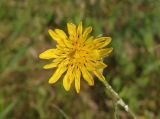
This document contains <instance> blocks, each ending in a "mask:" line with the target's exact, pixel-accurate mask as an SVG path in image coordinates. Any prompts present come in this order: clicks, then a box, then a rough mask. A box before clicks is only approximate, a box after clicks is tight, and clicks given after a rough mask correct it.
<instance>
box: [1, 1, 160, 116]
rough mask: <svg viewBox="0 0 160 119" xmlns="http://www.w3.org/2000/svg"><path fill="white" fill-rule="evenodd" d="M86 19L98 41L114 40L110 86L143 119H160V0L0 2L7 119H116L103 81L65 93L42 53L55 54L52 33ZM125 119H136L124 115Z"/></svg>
mask: <svg viewBox="0 0 160 119" xmlns="http://www.w3.org/2000/svg"><path fill="white" fill-rule="evenodd" d="M81 20H82V21H83V24H84V26H85V27H86V26H88V25H91V26H93V33H92V35H94V36H97V35H99V34H102V35H104V36H111V37H112V39H113V41H112V43H111V45H110V47H113V48H114V51H113V52H112V53H111V55H110V56H109V57H108V58H106V59H105V62H106V63H107V64H108V65H109V66H108V67H107V68H106V69H105V70H104V76H106V80H107V81H108V82H109V83H110V84H111V85H112V86H113V88H114V89H115V90H116V91H117V92H118V93H119V94H120V96H121V97H122V98H123V99H124V100H125V102H127V104H129V106H130V108H131V109H132V110H133V111H134V112H135V113H136V115H137V116H138V118H139V119H160V98H159V97H160V1H159V0H123V1H122V0H0V119H114V104H113V101H112V99H111V98H110V97H109V96H108V95H107V93H106V90H105V87H104V86H103V85H102V84H101V83H100V82H99V81H98V80H97V79H95V80H96V83H95V86H94V87H89V86H88V85H87V83H86V82H84V81H82V84H81V92H80V94H77V93H76V92H75V89H74V85H72V90H71V91H69V92H65V90H64V88H63V85H62V80H60V81H58V82H57V83H56V84H54V85H49V84H48V79H49V77H50V76H51V75H52V73H53V70H44V69H42V66H43V65H44V64H47V63H49V61H47V60H46V61H44V60H40V59H39V58H38V55H39V53H41V52H43V51H45V50H46V49H48V48H53V47H54V46H55V42H54V41H53V40H52V39H51V38H50V36H49V34H48V32H47V30H48V29H49V28H53V29H54V28H61V29H64V30H65V31H66V23H67V22H69V21H71V22H74V23H78V22H79V21H81ZM118 114H119V117H120V119H131V117H130V115H129V114H127V113H126V112H125V111H124V110H123V109H121V108H120V109H119V111H118Z"/></svg>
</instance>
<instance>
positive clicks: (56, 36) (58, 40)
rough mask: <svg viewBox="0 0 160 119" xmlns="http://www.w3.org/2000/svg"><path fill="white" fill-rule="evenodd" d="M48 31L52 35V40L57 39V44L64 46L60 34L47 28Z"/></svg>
mask: <svg viewBox="0 0 160 119" xmlns="http://www.w3.org/2000/svg"><path fill="white" fill-rule="evenodd" d="M48 33H49V35H50V36H51V37H52V39H53V40H55V41H57V43H58V44H59V45H63V46H64V43H63V41H62V39H61V38H60V36H59V35H57V34H56V33H55V32H54V31H53V30H51V29H49V30H48Z"/></svg>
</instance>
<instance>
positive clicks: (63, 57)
mask: <svg viewBox="0 0 160 119" xmlns="http://www.w3.org/2000/svg"><path fill="white" fill-rule="evenodd" d="M67 28H68V35H66V33H65V32H64V31H63V30H60V29H55V30H54V31H53V30H51V29H49V30H48V32H49V34H50V36H51V37H52V39H54V40H55V41H56V42H57V45H56V48H54V49H48V50H46V51H45V52H43V53H41V54H40V55H39V57H40V58H41V59H53V61H52V63H50V64H47V65H45V66H44V67H43V68H44V69H50V68H57V69H56V71H55V72H54V74H53V75H52V76H51V78H50V79H49V83H50V84H53V83H55V82H57V80H58V79H60V77H61V76H62V75H63V74H64V78H63V86H64V88H65V90H66V91H68V90H69V89H70V87H71V84H72V82H73V81H74V82H75V88H76V91H77V93H79V91H80V80H81V75H83V79H84V80H86V81H87V82H88V84H89V85H90V86H92V85H94V79H93V77H92V75H91V73H92V74H94V75H95V76H97V77H98V78H99V79H100V80H105V78H104V76H103V75H102V73H101V72H100V69H103V68H105V67H106V66H107V65H106V64H104V63H103V62H102V58H103V57H105V56H107V55H108V54H109V53H110V52H111V51H112V48H104V47H105V46H107V45H108V44H109V43H110V42H111V38H110V37H96V38H94V37H93V36H90V37H88V35H89V34H90V33H91V31H92V27H87V28H86V29H84V30H83V27H82V22H80V23H79V25H78V26H76V25H75V24H73V23H67Z"/></svg>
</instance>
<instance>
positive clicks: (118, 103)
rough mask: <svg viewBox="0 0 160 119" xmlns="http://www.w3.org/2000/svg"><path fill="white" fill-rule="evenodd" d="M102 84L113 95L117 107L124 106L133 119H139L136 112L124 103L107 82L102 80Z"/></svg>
mask: <svg viewBox="0 0 160 119" xmlns="http://www.w3.org/2000/svg"><path fill="white" fill-rule="evenodd" d="M101 82H102V83H103V84H104V86H105V87H106V89H107V91H109V93H111V95H112V98H113V99H114V100H115V102H116V105H120V106H122V107H123V108H124V110H125V111H126V112H128V113H129V114H130V115H131V116H132V117H133V119H137V118H136V115H135V114H134V112H132V110H131V109H130V108H129V106H128V105H127V104H126V103H125V102H124V101H123V99H122V98H121V97H120V96H119V95H118V93H117V92H116V91H114V89H113V88H112V87H111V86H110V85H109V83H108V82H107V81H106V80H101Z"/></svg>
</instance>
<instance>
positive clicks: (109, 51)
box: [99, 48, 113, 57]
mask: <svg viewBox="0 0 160 119" xmlns="http://www.w3.org/2000/svg"><path fill="white" fill-rule="evenodd" d="M112 50H113V48H105V49H101V50H99V55H100V56H101V57H104V56H107V55H108V54H109V53H111V52H112Z"/></svg>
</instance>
